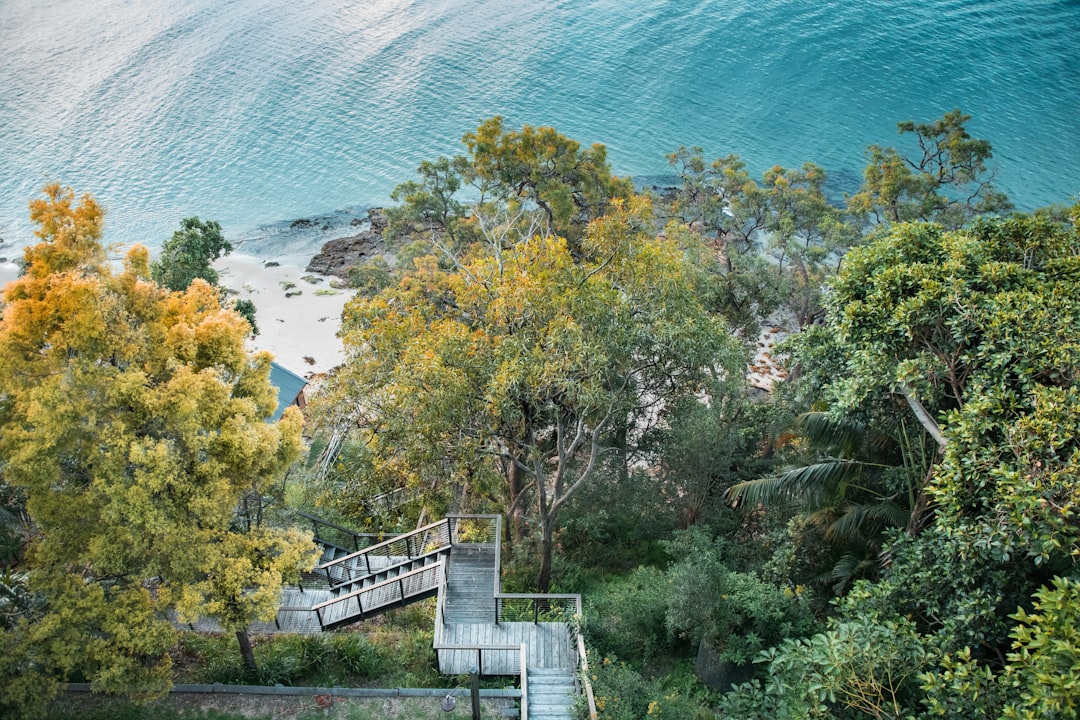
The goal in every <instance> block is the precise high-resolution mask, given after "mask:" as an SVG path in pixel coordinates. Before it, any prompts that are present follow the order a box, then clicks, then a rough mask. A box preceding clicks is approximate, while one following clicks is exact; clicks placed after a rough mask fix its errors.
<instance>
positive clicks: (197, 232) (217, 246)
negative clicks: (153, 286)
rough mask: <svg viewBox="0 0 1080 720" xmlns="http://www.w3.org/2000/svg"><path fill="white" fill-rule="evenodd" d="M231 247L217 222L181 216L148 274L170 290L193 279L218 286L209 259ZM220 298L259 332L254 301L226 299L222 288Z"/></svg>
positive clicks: (189, 282)
mask: <svg viewBox="0 0 1080 720" xmlns="http://www.w3.org/2000/svg"><path fill="white" fill-rule="evenodd" d="M232 250H233V247H232V245H231V244H230V243H229V241H228V240H226V239H225V236H224V235H223V234H222V232H221V225H219V224H218V223H217V222H215V221H213V220H207V221H205V222H204V221H202V220H200V219H199V218H197V217H189V218H184V219H183V220H181V221H180V229H179V230H177V231H176V232H174V233H173V235H172V237H171V238H169V239H168V240H166V241H165V244H164V245H163V246H162V248H161V257H160V258H158V259H157V260H156V261H155V262H152V263H150V274H151V277H152V278H153V279H154V282H156V283H157V284H158V285H161V286H162V287H165V288H168V289H169V290H176V291H181V290H186V289H187V288H188V286H189V285H191V283H193V282H194V281H195V280H196V279H201V280H205V281H206V282H208V283H210V284H211V285H213V286H214V287H218V273H217V270H215V269H214V268H213V266H212V265H211V263H212V262H214V261H215V260H217V259H218V258H220V257H223V256H225V255H228V254H229V253H231V252H232ZM220 299H221V304H222V305H230V306H231V308H232V310H233V311H235V312H236V314H238V315H239V316H240V317H242V318H244V319H245V320H247V321H248V324H249V325H250V326H251V334H252V335H258V334H259V326H258V325H256V324H255V303H253V302H251V301H250V300H228V299H227V295H226V293H225V291H221V298H220Z"/></svg>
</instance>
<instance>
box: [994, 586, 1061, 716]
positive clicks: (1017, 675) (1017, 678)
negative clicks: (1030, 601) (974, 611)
mask: <svg viewBox="0 0 1080 720" xmlns="http://www.w3.org/2000/svg"><path fill="white" fill-rule="evenodd" d="M1052 584H1053V587H1052V588H1048V587H1043V588H1041V589H1040V590H1039V591H1037V592H1036V593H1035V608H1034V612H1030V613H1029V612H1027V611H1025V610H1024V609H1023V608H1020V609H1019V610H1017V611H1016V614H1015V615H1012V616H1011V617H1012V618H1013V619H1014V620H1016V621H1017V625H1016V628H1015V629H1014V630H1013V631H1012V633H1011V635H1012V638H1013V649H1014V651H1013V652H1011V653H1009V656H1008V660H1009V664H1008V666H1007V668H1006V671H1005V682H1006V683H1007V684H1008V685H1009V686H1010V689H1011V690H1012V694H1014V695H1015V696H1018V697H1017V698H1016V699H1015V700H1013V702H1012V703H1011V704H1010V705H1009V706H1008V707H1006V708H1005V712H1004V714H1003V715H1002V717H1004V718H1016V719H1017V720H1020V719H1022V720H1035V719H1036V718H1075V717H1077V716H1078V715H1080V696H1078V694H1077V688H1078V687H1080V626H1078V620H1080V582H1078V581H1076V580H1073V579H1068V578H1060V577H1058V578H1054V579H1053V582H1052Z"/></svg>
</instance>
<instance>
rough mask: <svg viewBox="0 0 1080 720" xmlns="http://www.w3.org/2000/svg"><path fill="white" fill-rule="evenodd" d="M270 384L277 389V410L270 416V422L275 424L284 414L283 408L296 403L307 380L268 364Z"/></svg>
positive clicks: (285, 369) (275, 365)
mask: <svg viewBox="0 0 1080 720" xmlns="http://www.w3.org/2000/svg"><path fill="white" fill-rule="evenodd" d="M270 384H271V385H273V386H274V387H276V388H277V391H278V403H277V410H275V411H274V414H273V415H271V416H270V422H277V421H278V420H280V419H281V416H282V415H284V414H285V408H287V407H289V406H290V405H292V404H293V403H294V402H296V398H298V397H300V393H302V392H303V391H304V386H305V385H307V384H308V383H307V380H305V379H304V378H302V377H300V376H299V375H297V374H296V373H294V372H293V371H291V370H289V369H287V368H284V367H282V366H281V365H278V364H277V363H276V362H275V363H270Z"/></svg>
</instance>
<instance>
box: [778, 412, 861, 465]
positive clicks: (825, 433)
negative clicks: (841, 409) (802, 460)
mask: <svg viewBox="0 0 1080 720" xmlns="http://www.w3.org/2000/svg"><path fill="white" fill-rule="evenodd" d="M792 427H793V428H794V429H795V430H797V431H798V432H800V433H802V434H803V435H804V436H805V437H806V438H807V439H808V440H810V442H811V443H813V444H814V445H815V446H817V447H819V448H822V449H826V450H828V451H830V452H832V453H835V454H840V455H844V456H846V457H852V456H855V455H857V454H858V450H859V448H860V447H861V446H862V445H863V442H864V441H865V439H866V432H867V430H866V425H865V424H863V423H861V422H859V421H857V420H853V419H852V418H849V417H843V416H840V415H834V414H832V413H828V412H820V411H812V412H805V413H803V414H802V415H800V416H799V417H797V418H795V422H794V423H793V424H792Z"/></svg>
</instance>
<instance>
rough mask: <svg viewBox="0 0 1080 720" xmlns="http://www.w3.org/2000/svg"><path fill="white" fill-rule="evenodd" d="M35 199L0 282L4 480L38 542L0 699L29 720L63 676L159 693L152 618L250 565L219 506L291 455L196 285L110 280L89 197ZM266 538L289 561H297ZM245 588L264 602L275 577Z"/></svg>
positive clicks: (240, 352) (159, 659)
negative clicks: (35, 239)
mask: <svg viewBox="0 0 1080 720" xmlns="http://www.w3.org/2000/svg"><path fill="white" fill-rule="evenodd" d="M45 194H46V197H45V198H44V199H40V200H35V201H34V202H33V203H31V211H32V212H31V214H32V217H33V218H34V220H35V221H36V222H37V223H38V225H39V230H38V235H39V237H40V238H41V239H42V242H41V243H40V244H38V245H36V246H34V247H31V248H28V249H27V250H26V254H25V257H26V261H27V272H26V274H25V275H23V276H22V277H20V278H19V279H17V280H15V281H13V282H12V283H10V284H9V285H8V286H7V288H6V291H5V303H6V304H5V306H4V315H3V320H2V323H0V397H3V398H4V412H3V433H2V434H0V454H2V456H3V457H4V458H5V463H6V464H5V466H4V478H5V482H7V483H10V484H11V485H12V486H14V487H17V488H20V489H21V490H22V491H23V492H25V496H26V509H27V512H28V513H29V515H30V517H31V518H32V519H33V522H34V524H35V527H36V528H37V530H38V534H37V535H36V536H35V537H34V540H33V544H32V546H31V550H30V554H29V556H28V559H27V566H28V568H30V569H31V574H30V578H29V587H30V589H31V590H33V591H35V592H38V593H41V594H42V596H43V597H45V598H46V600H47V605H46V606H45V608H44V609H43V610H42V612H41V614H40V615H37V616H35V617H34V618H33V620H32V621H29V620H21V621H20V622H19V623H18V624H17V625H16V626H15V628H14V629H13V630H12V631H10V634H9V635H5V637H4V638H3V642H4V645H5V648H6V649H8V650H10V652H8V653H5V667H4V668H3V669H4V672H5V678H7V677H10V676H9V675H8V673H13V674H14V675H15V677H14V678H12V680H11V681H10V682H7V681H6V682H5V683H4V684H3V686H2V687H3V691H2V699H0V702H4V703H17V704H21V705H24V706H25V707H24V712H27V713H29V712H31V711H33V709H34V708H33V707H31V706H29V705H30V704H31V703H32V702H33V701H34V700H35V699H36V698H40V697H41V693H45V694H47V693H48V691H49V689H50V688H53V687H55V685H50V683H51V682H53V681H55V680H56V679H64V678H68V677H72V676H73V675H75V674H82V675H83V676H85V677H86V678H87V679H89V680H90V681H91V682H92V683H93V684H94V686H95V688H97V689H99V690H106V691H129V690H130V689H131V688H133V687H134V688H138V689H139V690H138V692H145V693H149V694H151V695H152V694H156V693H160V692H161V691H163V690H164V689H165V688H167V686H168V667H169V662H168V656H167V655H166V651H167V649H168V648H169V647H170V646H171V645H172V643H173V642H174V630H173V629H172V626H171V625H170V624H169V623H168V622H167V621H166V620H164V613H165V611H167V610H169V609H170V608H172V607H173V606H174V604H176V603H177V602H178V601H180V600H181V599H184V598H188V600H186V602H191V600H190V598H193V597H195V596H196V595H198V596H199V597H202V598H203V599H206V600H209V599H210V597H211V594H212V591H211V589H210V588H209V587H208V586H207V585H206V582H207V581H208V580H211V579H212V578H211V577H210V576H211V574H212V573H213V572H214V571H215V570H220V569H222V568H223V567H225V566H229V567H231V568H233V569H236V568H239V567H241V566H243V565H244V564H245V563H247V562H249V559H247V558H244V557H242V556H241V555H240V554H236V553H237V551H238V550H239V547H238V544H239V542H240V541H239V540H238V539H237V538H236V537H235V535H234V534H233V533H232V532H231V531H230V529H229V525H230V521H231V519H232V514H233V510H234V509H235V507H236V505H237V502H238V500H239V499H240V497H241V496H242V495H243V494H244V493H246V492H249V491H252V490H255V491H258V489H259V488H260V487H261V486H262V485H263V484H264V483H266V482H268V481H272V480H273V478H274V477H275V476H280V474H281V473H283V472H284V471H285V469H286V468H287V467H288V466H289V464H291V462H292V461H293V460H294V459H295V458H296V457H297V456H298V454H299V451H300V442H301V439H300V429H301V418H300V417H299V414H298V413H295V412H288V413H286V416H285V417H284V418H283V419H282V421H281V422H279V423H277V424H269V423H266V422H265V419H266V418H267V417H269V415H270V413H272V412H273V409H274V407H275V404H276V403H275V399H276V394H275V392H274V390H273V388H272V387H271V386H270V383H269V369H270V368H269V366H270V359H269V356H268V355H259V356H255V357H254V358H251V357H249V356H248V355H247V354H246V352H245V351H244V338H245V336H246V334H247V328H248V326H247V324H246V322H245V321H244V320H243V319H241V318H239V317H238V316H237V315H235V314H234V313H232V312H230V311H227V310H223V309H222V308H221V307H220V305H219V303H218V296H217V293H216V292H215V291H214V290H213V289H212V288H211V287H210V286H209V285H207V284H206V283H205V282H203V281H196V282H195V283H193V284H192V285H191V286H190V287H189V288H188V289H187V290H185V291H184V292H178V293H170V292H168V291H166V290H163V289H161V288H159V287H158V286H157V285H155V284H153V283H151V282H148V280H147V278H148V276H149V272H150V269H149V256H148V253H147V252H146V250H145V249H144V248H141V247H137V248H135V249H133V250H132V251H131V252H129V253H128V255H127V258H126V259H125V262H124V268H123V271H122V272H121V273H120V274H113V273H112V271H110V270H109V268H108V267H107V266H106V265H105V264H104V262H103V260H104V251H103V249H102V247H101V245H100V243H99V239H100V237H101V232H102V224H101V223H102V213H101V211H100V208H99V207H98V206H97V204H96V203H95V202H94V201H93V199H92V198H90V197H89V196H85V197H84V198H82V200H81V202H80V203H79V204H78V205H74V195H73V193H72V192H71V191H70V190H65V189H61V188H60V186H59V185H50V186H49V187H47V188H46V189H45ZM275 542H281V544H280V545H278V546H277V547H278V549H279V550H281V551H282V553H283V556H284V555H287V556H288V557H289V559H290V560H295V559H296V557H297V556H296V554H295V553H297V552H299V551H300V550H301V548H304V547H310V543H309V542H308V541H306V540H304V541H302V542H301V539H300V538H297V537H291V536H290V537H288V538H286V537H284V536H281V540H280V541H275ZM272 548H273V545H271V547H267V548H266V549H265V550H263V549H260V550H258V552H265V553H266V554H267V557H271V556H275V555H276V554H277V551H276V550H273V549H272ZM286 548H288V550H287V552H286ZM271 564H272V563H271ZM295 569H296V567H295V566H294V567H293V568H292V570H293V571H295ZM248 577H249V579H252V580H255V581H257V582H258V583H260V585H261V594H257V595H258V596H259V597H260V598H263V599H264V603H265V598H266V597H269V596H270V595H271V594H274V592H275V591H274V588H276V587H279V586H280V583H281V580H282V577H281V575H280V574H279V575H275V574H274V573H264V574H262V575H260V576H258V577H252V576H248ZM247 609H248V610H251V611H252V612H253V613H254V614H256V615H258V614H262V613H263V612H265V607H262V609H256V607H255V606H254V605H248V606H247Z"/></svg>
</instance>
